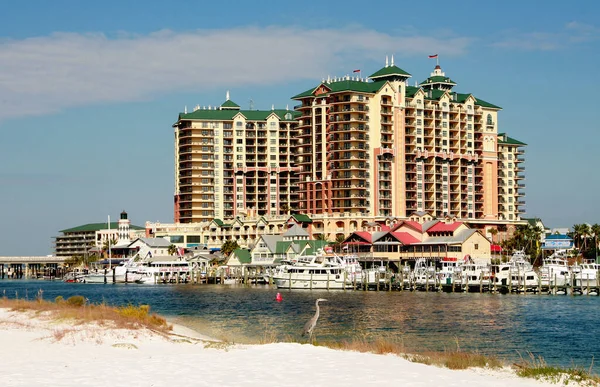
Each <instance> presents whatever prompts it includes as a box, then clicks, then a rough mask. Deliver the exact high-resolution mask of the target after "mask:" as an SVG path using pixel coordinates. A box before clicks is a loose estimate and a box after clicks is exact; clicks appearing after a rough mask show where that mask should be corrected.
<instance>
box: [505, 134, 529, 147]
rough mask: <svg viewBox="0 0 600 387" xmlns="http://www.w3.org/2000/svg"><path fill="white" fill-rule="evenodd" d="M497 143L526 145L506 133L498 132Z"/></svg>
mask: <svg viewBox="0 0 600 387" xmlns="http://www.w3.org/2000/svg"><path fill="white" fill-rule="evenodd" d="M498 144H504V145H527V144H525V143H524V142H521V141H519V140H515V139H514V138H512V137H508V136H507V135H506V133H498Z"/></svg>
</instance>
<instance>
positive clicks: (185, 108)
mask: <svg viewBox="0 0 600 387" xmlns="http://www.w3.org/2000/svg"><path fill="white" fill-rule="evenodd" d="M183 114H187V105H185V107H184V108H183Z"/></svg>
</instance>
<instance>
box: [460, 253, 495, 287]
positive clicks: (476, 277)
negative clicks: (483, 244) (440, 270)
mask: <svg viewBox="0 0 600 387" xmlns="http://www.w3.org/2000/svg"><path fill="white" fill-rule="evenodd" d="M461 268H462V270H461V281H462V285H464V286H467V287H478V286H480V285H482V286H487V285H490V284H491V278H492V276H491V275H492V273H491V270H490V267H489V266H488V265H487V264H482V263H475V262H473V261H472V260H471V259H469V260H468V261H467V262H464V263H463V264H462V267H461Z"/></svg>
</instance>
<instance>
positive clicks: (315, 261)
mask: <svg viewBox="0 0 600 387" xmlns="http://www.w3.org/2000/svg"><path fill="white" fill-rule="evenodd" d="M272 278H273V282H274V283H275V285H276V286H277V288H283V289H350V288H352V281H350V279H349V278H348V272H347V271H346V269H345V267H344V266H342V265H340V264H339V263H336V262H335V261H330V260H329V259H328V258H327V256H326V255H325V254H324V253H323V252H322V251H321V250H319V251H318V252H317V253H316V254H314V255H301V256H298V257H297V259H296V261H295V262H289V263H286V264H282V265H279V266H277V268H276V270H275V273H274V274H273V277H272Z"/></svg>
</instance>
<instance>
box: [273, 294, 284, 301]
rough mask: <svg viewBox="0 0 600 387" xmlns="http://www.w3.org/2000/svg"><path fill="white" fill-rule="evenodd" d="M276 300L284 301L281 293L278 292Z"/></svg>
mask: <svg viewBox="0 0 600 387" xmlns="http://www.w3.org/2000/svg"><path fill="white" fill-rule="evenodd" d="M275 300H276V301H277V302H281V301H283V297H281V293H277V295H276V296H275Z"/></svg>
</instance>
